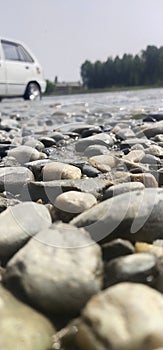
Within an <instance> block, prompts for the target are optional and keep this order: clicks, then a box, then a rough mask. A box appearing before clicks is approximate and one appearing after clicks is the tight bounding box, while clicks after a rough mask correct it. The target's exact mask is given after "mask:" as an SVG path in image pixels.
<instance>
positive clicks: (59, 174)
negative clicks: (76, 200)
mask: <svg viewBox="0 0 163 350" xmlns="http://www.w3.org/2000/svg"><path fill="white" fill-rule="evenodd" d="M42 178H43V181H52V180H61V179H80V178H81V170H80V169H79V168H77V167H75V166H73V165H69V164H66V163H60V162H51V163H48V164H46V165H45V166H44V167H43V169H42Z"/></svg>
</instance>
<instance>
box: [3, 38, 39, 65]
mask: <svg viewBox="0 0 163 350" xmlns="http://www.w3.org/2000/svg"><path fill="white" fill-rule="evenodd" d="M2 47H3V51H4V56H5V59H6V60H10V61H23V62H31V63H32V62H34V60H33V58H32V57H31V55H30V54H29V53H28V52H27V50H26V49H25V48H24V47H23V46H22V45H20V44H16V43H13V42H9V41H6V40H2Z"/></svg>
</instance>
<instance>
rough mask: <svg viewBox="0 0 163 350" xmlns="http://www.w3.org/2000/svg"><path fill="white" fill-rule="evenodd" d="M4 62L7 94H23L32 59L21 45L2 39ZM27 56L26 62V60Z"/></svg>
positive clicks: (30, 75)
mask: <svg viewBox="0 0 163 350" xmlns="http://www.w3.org/2000/svg"><path fill="white" fill-rule="evenodd" d="M2 48H3V51H4V56H5V62H6V81H7V95H8V96H23V95H24V92H25V89H26V86H27V84H28V82H29V81H30V80H31V77H32V75H33V74H32V72H33V63H34V61H33V59H32V57H31V56H30V55H29V56H28V53H27V52H26V50H25V49H24V48H23V46H21V45H19V44H17V43H14V42H10V41H7V40H2ZM27 57H28V62H27Z"/></svg>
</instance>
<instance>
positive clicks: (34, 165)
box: [24, 158, 50, 180]
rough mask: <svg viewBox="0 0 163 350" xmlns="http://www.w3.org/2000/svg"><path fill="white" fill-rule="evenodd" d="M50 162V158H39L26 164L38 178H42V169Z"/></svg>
mask: <svg viewBox="0 0 163 350" xmlns="http://www.w3.org/2000/svg"><path fill="white" fill-rule="evenodd" d="M49 162H50V159H48V158H47V159H39V160H34V161H33V162H28V163H25V164H24V165H25V166H26V167H27V168H28V169H30V170H31V171H32V173H33V174H34V176H35V179H36V180H40V179H41V170H42V168H43V167H44V166H45V165H46V164H47V163H49Z"/></svg>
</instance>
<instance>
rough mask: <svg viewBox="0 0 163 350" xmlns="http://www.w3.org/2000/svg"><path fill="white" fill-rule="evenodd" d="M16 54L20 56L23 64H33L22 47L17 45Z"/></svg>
mask: <svg viewBox="0 0 163 350" xmlns="http://www.w3.org/2000/svg"><path fill="white" fill-rule="evenodd" d="M18 52H19V56H20V60H21V61H24V62H31V63H32V62H34V60H33V58H32V57H31V55H30V54H29V53H28V52H27V50H25V48H24V47H23V46H22V45H18Z"/></svg>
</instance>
